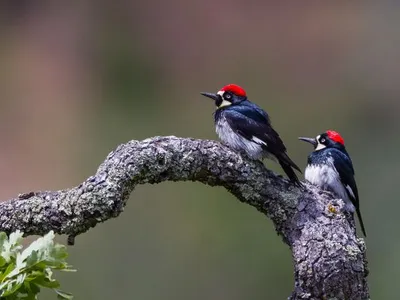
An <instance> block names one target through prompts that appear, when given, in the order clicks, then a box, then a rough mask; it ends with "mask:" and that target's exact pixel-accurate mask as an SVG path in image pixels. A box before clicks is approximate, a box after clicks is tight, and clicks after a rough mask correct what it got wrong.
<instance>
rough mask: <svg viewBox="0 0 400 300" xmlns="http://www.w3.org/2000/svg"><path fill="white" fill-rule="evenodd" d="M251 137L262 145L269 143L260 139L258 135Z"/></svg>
mask: <svg viewBox="0 0 400 300" xmlns="http://www.w3.org/2000/svg"><path fill="white" fill-rule="evenodd" d="M251 139H252V140H253V141H254V142H256V143H257V144H261V145H265V146H266V145H267V143H266V142H264V141H262V140H260V139H259V138H258V137H255V136H253V137H252V138H251Z"/></svg>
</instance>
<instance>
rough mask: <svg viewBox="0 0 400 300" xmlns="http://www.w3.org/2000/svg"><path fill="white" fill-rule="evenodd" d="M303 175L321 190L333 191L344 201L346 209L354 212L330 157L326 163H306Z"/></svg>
mask: <svg viewBox="0 0 400 300" xmlns="http://www.w3.org/2000/svg"><path fill="white" fill-rule="evenodd" d="M304 177H305V179H306V180H307V181H308V182H310V183H312V184H314V185H317V186H319V187H320V188H322V189H323V190H328V191H332V192H333V193H335V194H336V196H337V197H339V198H341V199H342V200H343V201H344V202H345V204H346V210H348V211H351V212H354V205H353V204H352V202H351V200H350V198H349V196H348V194H347V192H346V187H345V186H344V185H343V183H342V181H341V180H340V176H339V173H338V172H337V170H336V168H335V166H334V165H333V162H332V159H331V158H330V159H328V161H327V163H326V164H318V165H308V166H307V168H306V170H305V172H304ZM351 193H352V191H351Z"/></svg>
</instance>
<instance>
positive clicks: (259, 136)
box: [201, 84, 301, 185]
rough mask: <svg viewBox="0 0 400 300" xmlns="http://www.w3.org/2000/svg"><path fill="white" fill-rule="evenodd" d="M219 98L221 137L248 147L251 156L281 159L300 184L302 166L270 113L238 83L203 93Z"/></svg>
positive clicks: (217, 121)
mask: <svg viewBox="0 0 400 300" xmlns="http://www.w3.org/2000/svg"><path fill="white" fill-rule="evenodd" d="M201 94H202V95H203V96H206V97H208V98H211V99H213V100H215V105H216V106H217V110H216V111H215V113H214V121H215V127H216V132H217V134H218V136H219V138H220V139H221V140H222V141H223V142H224V143H225V144H227V145H228V146H229V147H231V148H232V149H234V150H236V151H244V152H245V153H246V154H247V155H248V156H249V157H250V158H251V159H255V160H257V159H260V160H261V159H263V158H264V157H267V158H269V159H272V160H275V161H277V162H278V163H279V164H280V165H281V166H282V168H283V170H284V171H285V173H286V174H287V176H288V177H289V179H290V180H291V181H292V182H294V183H295V184H297V185H300V181H299V179H298V178H297V176H296V173H295V172H294V170H293V169H292V168H294V169H296V170H298V171H299V172H300V173H301V171H300V169H299V167H298V166H296V164H295V163H294V162H293V161H292V160H291V159H290V158H289V156H288V155H287V153H286V147H285V145H284V144H283V142H282V140H281V138H280V137H279V134H278V133H277V132H276V131H275V130H274V129H273V128H272V126H271V122H270V119H269V117H268V114H267V113H266V112H265V111H264V110H262V109H261V108H260V107H259V106H257V105H256V104H254V103H252V102H250V101H249V100H248V99H247V96H246V92H245V90H244V89H243V88H241V87H240V86H238V85H235V84H228V85H226V86H224V87H223V88H222V89H221V90H220V91H219V92H217V93H216V94H213V93H201Z"/></svg>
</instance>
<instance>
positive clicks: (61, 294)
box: [55, 290, 74, 300]
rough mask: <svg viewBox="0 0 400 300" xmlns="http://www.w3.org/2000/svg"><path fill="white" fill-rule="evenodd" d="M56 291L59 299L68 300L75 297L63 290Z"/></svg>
mask: <svg viewBox="0 0 400 300" xmlns="http://www.w3.org/2000/svg"><path fill="white" fill-rule="evenodd" d="M55 292H56V293H57V298H58V299H67V300H69V299H73V298H74V296H72V294H70V293H66V292H63V291H60V290H55Z"/></svg>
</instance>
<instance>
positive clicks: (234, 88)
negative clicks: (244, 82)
mask: <svg viewBox="0 0 400 300" xmlns="http://www.w3.org/2000/svg"><path fill="white" fill-rule="evenodd" d="M221 91H223V92H231V93H233V94H235V95H237V96H240V97H246V91H245V90H244V89H243V88H242V87H240V86H238V85H236V84H228V85H226V86H224V87H223V88H222V89H221Z"/></svg>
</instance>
